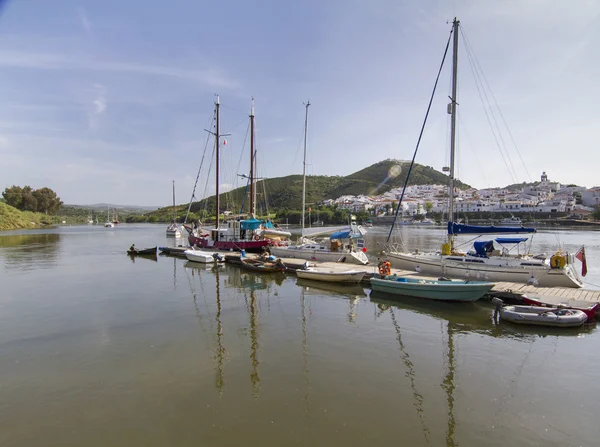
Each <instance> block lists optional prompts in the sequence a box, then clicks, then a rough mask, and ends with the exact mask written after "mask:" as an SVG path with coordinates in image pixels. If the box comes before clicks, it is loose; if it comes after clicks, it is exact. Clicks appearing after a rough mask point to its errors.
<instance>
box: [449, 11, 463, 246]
mask: <svg viewBox="0 0 600 447" xmlns="http://www.w3.org/2000/svg"><path fill="white" fill-rule="evenodd" d="M459 24H460V22H459V21H458V20H456V17H455V18H454V21H453V22H452V32H453V33H454V36H453V52H452V97H451V98H450V100H451V103H450V114H451V126H450V179H449V182H448V196H449V198H450V200H449V206H448V220H449V221H450V222H453V221H454V155H455V150H456V106H457V102H456V100H457V92H456V86H457V83H458V25H459ZM448 244H450V249H453V248H454V235H453V234H451V233H449V234H448Z"/></svg>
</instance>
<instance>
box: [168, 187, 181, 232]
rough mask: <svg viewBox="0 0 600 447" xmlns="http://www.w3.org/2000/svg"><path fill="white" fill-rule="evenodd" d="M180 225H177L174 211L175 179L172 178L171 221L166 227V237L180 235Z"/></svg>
mask: <svg viewBox="0 0 600 447" xmlns="http://www.w3.org/2000/svg"><path fill="white" fill-rule="evenodd" d="M181 234H182V233H181V227H180V226H179V225H177V212H176V211H175V180H173V223H171V224H170V225H169V226H168V227H167V237H181Z"/></svg>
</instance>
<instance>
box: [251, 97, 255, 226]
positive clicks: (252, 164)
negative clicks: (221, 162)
mask: <svg viewBox="0 0 600 447" xmlns="http://www.w3.org/2000/svg"><path fill="white" fill-rule="evenodd" d="M255 163H256V161H255V160H254V98H252V108H251V109H250V216H251V217H254V215H255V214H256V188H255V186H254V176H255V173H254V164H255Z"/></svg>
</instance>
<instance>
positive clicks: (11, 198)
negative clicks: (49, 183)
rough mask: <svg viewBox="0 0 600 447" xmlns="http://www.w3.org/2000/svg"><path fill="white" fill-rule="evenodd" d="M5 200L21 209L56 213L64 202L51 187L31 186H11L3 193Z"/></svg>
mask: <svg viewBox="0 0 600 447" xmlns="http://www.w3.org/2000/svg"><path fill="white" fill-rule="evenodd" d="M2 197H4V201H5V203H6V204H7V205H10V206H12V207H14V208H16V209H18V210H21V211H33V212H37V213H45V214H50V215H54V214H56V212H57V211H58V210H59V209H60V207H61V206H62V204H63V202H62V201H61V200H60V197H58V196H57V195H56V193H55V192H54V191H52V190H51V189H50V188H46V187H44V188H39V189H33V188H32V187H31V186H24V187H22V188H21V187H20V186H14V185H13V186H11V187H10V188H6V189H5V190H4V192H3V193H2Z"/></svg>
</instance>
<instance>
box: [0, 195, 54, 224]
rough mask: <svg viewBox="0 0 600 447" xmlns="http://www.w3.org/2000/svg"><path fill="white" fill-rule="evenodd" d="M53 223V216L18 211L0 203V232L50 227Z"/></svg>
mask: <svg viewBox="0 0 600 447" xmlns="http://www.w3.org/2000/svg"><path fill="white" fill-rule="evenodd" d="M53 223H54V217H53V216H48V215H46V214H42V213H33V212H31V211H19V210H18V209H16V208H13V207H12V206H10V205H7V204H6V203H4V202H0V230H18V229H21V228H39V227H40V226H41V225H51V224H53Z"/></svg>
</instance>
